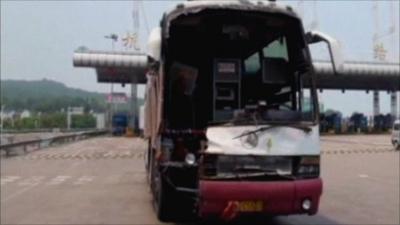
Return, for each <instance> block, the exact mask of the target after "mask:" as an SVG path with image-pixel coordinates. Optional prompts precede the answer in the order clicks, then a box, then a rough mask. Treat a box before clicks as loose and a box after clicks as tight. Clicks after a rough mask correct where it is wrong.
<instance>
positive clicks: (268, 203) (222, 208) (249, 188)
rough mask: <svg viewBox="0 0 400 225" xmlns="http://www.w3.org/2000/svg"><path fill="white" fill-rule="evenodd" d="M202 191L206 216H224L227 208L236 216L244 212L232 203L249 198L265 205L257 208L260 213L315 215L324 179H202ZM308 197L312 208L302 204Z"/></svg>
mask: <svg viewBox="0 0 400 225" xmlns="http://www.w3.org/2000/svg"><path fill="white" fill-rule="evenodd" d="M199 194H200V205H199V216H200V217H202V218H206V217H215V216H217V217H224V216H226V215H224V214H226V213H227V211H230V212H229V213H231V214H234V216H236V215H239V214H241V213H243V212H241V211H240V209H239V208H236V209H228V208H229V207H231V206H232V203H236V204H239V203H240V202H245V201H247V202H248V201H257V202H260V201H261V202H262V209H261V210H260V209H258V210H257V212H256V213H259V214H266V215H289V214H309V215H313V214H315V213H317V211H318V205H319V199H320V196H321V194H322V180H321V179H320V178H317V179H307V180H297V181H272V182H271V181H270V182H251V181H200V193H199ZM305 199H309V200H310V201H311V207H310V209H309V210H304V209H303V208H302V203H303V201H304V200H305ZM231 208H232V207H231ZM246 213H247V212H246ZM229 216H231V215H229Z"/></svg>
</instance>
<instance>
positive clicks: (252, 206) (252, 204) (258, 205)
mask: <svg viewBox="0 0 400 225" xmlns="http://www.w3.org/2000/svg"><path fill="white" fill-rule="evenodd" d="M263 209H264V203H263V201H241V202H239V211H240V212H261V211H263Z"/></svg>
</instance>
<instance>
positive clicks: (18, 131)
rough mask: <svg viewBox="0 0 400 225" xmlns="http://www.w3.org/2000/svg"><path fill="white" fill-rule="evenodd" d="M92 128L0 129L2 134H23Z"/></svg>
mask: <svg viewBox="0 0 400 225" xmlns="http://www.w3.org/2000/svg"><path fill="white" fill-rule="evenodd" d="M92 130H93V129H87V128H73V129H66V128H40V129H3V130H2V131H1V133H2V134H24V133H54V132H62V133H72V132H81V131H92Z"/></svg>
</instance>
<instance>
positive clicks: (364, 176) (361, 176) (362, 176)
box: [358, 174, 369, 178]
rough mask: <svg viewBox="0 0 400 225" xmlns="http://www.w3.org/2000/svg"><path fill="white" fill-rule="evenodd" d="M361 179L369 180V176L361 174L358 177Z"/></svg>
mask: <svg viewBox="0 0 400 225" xmlns="http://www.w3.org/2000/svg"><path fill="white" fill-rule="evenodd" d="M358 176H359V177H360V178H368V177H369V176H368V175H367V174H359V175H358Z"/></svg>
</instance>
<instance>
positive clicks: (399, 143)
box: [392, 120, 400, 150]
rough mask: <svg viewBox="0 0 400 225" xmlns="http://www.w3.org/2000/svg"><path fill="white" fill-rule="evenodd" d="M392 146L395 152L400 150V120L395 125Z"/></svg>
mask: <svg viewBox="0 0 400 225" xmlns="http://www.w3.org/2000/svg"><path fill="white" fill-rule="evenodd" d="M392 144H393V147H394V149H395V150H400V120H396V121H394V123H393V129H392Z"/></svg>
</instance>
